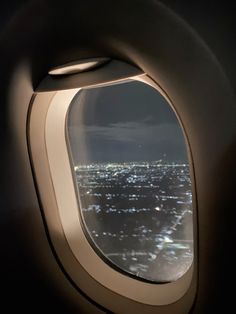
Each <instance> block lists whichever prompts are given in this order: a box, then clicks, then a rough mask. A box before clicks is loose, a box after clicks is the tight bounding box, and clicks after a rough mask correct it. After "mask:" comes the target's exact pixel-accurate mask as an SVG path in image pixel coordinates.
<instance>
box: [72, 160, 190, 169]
mask: <svg viewBox="0 0 236 314" xmlns="http://www.w3.org/2000/svg"><path fill="white" fill-rule="evenodd" d="M155 162H163V163H167V164H181V165H188V166H189V163H188V161H181V160H175V161H170V160H164V159H156V160H131V161H118V162H117V161H92V162H90V163H77V164H74V168H76V167H79V166H89V165H93V164H132V163H155Z"/></svg>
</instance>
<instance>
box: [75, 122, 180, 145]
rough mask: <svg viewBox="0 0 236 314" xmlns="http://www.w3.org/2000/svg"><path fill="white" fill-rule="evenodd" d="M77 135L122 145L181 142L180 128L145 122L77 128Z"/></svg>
mask: <svg viewBox="0 0 236 314" xmlns="http://www.w3.org/2000/svg"><path fill="white" fill-rule="evenodd" d="M76 133H77V134H79V133H80V134H81V136H86V137H87V138H89V137H92V138H96V139H97V140H103V141H104V140H109V141H118V142H123V143H128V142H129V143H156V142H161V141H163V140H164V141H168V140H176V141H179V139H180V140H181V141H182V138H183V135H182V131H181V128H180V126H178V125H176V124H170V123H166V124H160V125H153V124H148V123H145V122H143V121H142V122H133V121H130V122H118V123H111V124H109V125H107V126H97V125H86V126H81V127H80V128H77V132H76Z"/></svg>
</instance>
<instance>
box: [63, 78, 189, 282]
mask: <svg viewBox="0 0 236 314" xmlns="http://www.w3.org/2000/svg"><path fill="white" fill-rule="evenodd" d="M66 130H67V135H68V146H69V151H70V154H71V160H72V168H73V173H74V177H75V181H76V184H75V185H76V188H77V191H78V203H79V208H80V217H81V223H82V225H83V228H84V232H85V234H86V236H87V239H88V241H89V242H90V244H91V246H92V247H93V249H94V250H95V251H96V252H97V254H99V255H100V257H101V258H103V260H104V261H105V262H106V263H108V264H109V265H110V266H112V267H113V268H115V269H116V270H118V271H120V272H123V273H125V274H127V275H130V276H133V277H135V278H136V279H140V280H146V281H149V282H153V283H165V282H172V281H175V280H177V279H178V278H180V277H181V276H183V275H184V274H185V273H186V271H187V270H188V269H189V267H190V266H191V264H192V261H193V218H192V214H193V213H192V190H191V179H190V173H189V163H188V157H187V149H186V142H185V138H184V135H183V132H182V128H181V126H180V124H179V122H178V119H177V117H176V115H175V113H174V111H173V109H172V108H171V106H170V104H169V103H168V102H167V100H166V99H165V98H164V97H163V96H162V95H161V94H160V93H159V92H158V91H157V90H156V89H154V88H153V87H150V86H149V85H147V84H145V83H142V82H138V81H135V80H132V81H126V82H123V83H119V84H115V85H109V86H103V87H95V88H87V89H86V88H85V89H82V90H80V91H79V92H78V93H77V94H76V96H75V97H74V99H73V100H72V102H71V104H70V107H69V111H68V115H67V126H66Z"/></svg>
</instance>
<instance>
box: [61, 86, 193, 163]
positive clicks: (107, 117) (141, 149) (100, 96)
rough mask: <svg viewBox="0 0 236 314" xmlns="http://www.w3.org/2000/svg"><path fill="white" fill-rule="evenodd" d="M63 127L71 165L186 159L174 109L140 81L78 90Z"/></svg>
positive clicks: (180, 160)
mask: <svg viewBox="0 0 236 314" xmlns="http://www.w3.org/2000/svg"><path fill="white" fill-rule="evenodd" d="M67 127H68V134H69V142H70V145H71V149H72V154H73V159H74V163H75V164H89V163H91V162H124V161H152V160H158V159H165V160H166V161H168V162H169V161H170V162H172V161H177V162H182V161H183V162H185V161H186V160H187V156H186V147H185V141H184V137H183V133H182V130H181V127H180V126H179V122H178V120H177V118H176V116H175V114H174V112H173V110H172V109H171V107H170V105H169V104H168V103H167V101H166V100H165V99H164V98H163V96H161V95H160V94H159V93H158V92H157V91H156V90H155V89H153V88H152V87H150V86H148V85H146V84H144V83H141V82H137V81H130V82H128V83H123V84H117V85H112V86H106V87H102V88H101V87H100V88H99V87H98V88H92V89H84V90H82V91H80V92H79V93H78V94H77V95H76V96H75V97H74V99H73V101H72V104H71V106H70V109H69V114H68V122H67Z"/></svg>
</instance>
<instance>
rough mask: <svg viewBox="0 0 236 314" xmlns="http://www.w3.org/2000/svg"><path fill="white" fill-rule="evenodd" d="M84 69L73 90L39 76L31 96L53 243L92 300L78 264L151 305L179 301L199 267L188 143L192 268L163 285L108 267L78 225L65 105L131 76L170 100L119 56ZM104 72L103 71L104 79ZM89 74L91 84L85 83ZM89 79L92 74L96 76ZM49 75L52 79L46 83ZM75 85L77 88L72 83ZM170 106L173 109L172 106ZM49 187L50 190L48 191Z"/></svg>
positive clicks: (36, 157)
mask: <svg viewBox="0 0 236 314" xmlns="http://www.w3.org/2000/svg"><path fill="white" fill-rule="evenodd" d="M120 65H121V66H120ZM122 67H123V68H122ZM114 68H122V71H118V75H116V72H114ZM124 69H125V70H124ZM87 73H88V74H86V77H85V79H84V80H83V79H82V80H81V81H79V82H76V78H77V77H78V75H75V76H74V81H73V84H72V85H71V86H72V87H71V89H68V88H69V87H68V81H70V80H71V79H70V78H68V79H67V78H63V79H62V80H60V81H52V80H51V79H50V80H49V79H48V78H46V83H45V81H43V82H42V84H41V85H39V88H38V93H36V94H35V95H34V97H33V99H32V104H31V110H30V113H29V146H30V152H31V158H32V161H33V167H34V172H35V177H36V181H37V183H38V189H39V195H40V199H41V202H42V208H43V211H44V215H45V221H46V225H47V228H48V232H49V235H50V239H51V241H52V245H53V247H54V249H55V252H56V254H57V255H58V257H59V260H60V262H61V264H62V265H63V267H64V269H65V271H66V272H67V273H68V274H69V276H70V278H72V280H73V282H74V283H75V285H76V286H78V287H79V288H80V289H82V290H83V291H85V293H86V294H88V295H89V296H90V297H92V298H93V299H95V300H96V298H97V295H96V293H94V292H91V289H90V287H88V286H87V285H86V283H83V282H82V280H81V278H80V277H81V273H79V272H78V269H79V268H80V269H81V267H82V269H83V270H84V271H85V272H86V273H87V274H88V275H89V277H90V278H93V280H95V281H96V282H97V283H98V284H100V285H101V286H102V287H104V288H105V289H108V291H111V292H112V293H115V294H118V295H120V296H121V297H124V298H127V299H129V300H132V301H135V302H138V303H141V304H144V305H151V306H160V305H167V304H172V303H174V302H177V301H178V300H180V299H181V298H182V297H183V296H184V295H185V294H186V293H187V291H189V289H190V288H191V291H192V293H193V291H194V290H195V289H196V279H194V278H196V271H197V264H196V261H197V259H196V210H195V189H194V186H195V183H194V176H193V167H192V161H191V160H192V159H191V157H190V156H191V154H190V151H189V145H187V152H188V157H189V167H190V175H191V182H192V194H193V228H194V259H193V263H192V265H191V267H190V268H189V270H188V271H187V272H186V273H185V274H184V275H183V276H182V277H181V278H179V279H178V280H177V281H175V282H170V283H165V284H156V283H155V284H153V283H147V282H144V281H140V280H136V279H134V278H131V277H129V276H127V275H124V274H122V273H120V272H118V271H116V270H115V269H113V268H111V267H110V266H109V265H107V264H106V263H105V262H104V261H103V260H102V259H101V258H100V257H99V256H98V255H97V254H96V253H95V251H94V250H93V248H92V247H91V245H90V243H89V242H88V240H87V238H86V235H85V234H84V231H83V230H82V227H81V223H80V220H79V215H78V203H77V193H76V190H75V186H74V180H73V174H72V171H71V162H70V156H69V153H68V147H67V143H66V136H65V134H66V131H65V122H66V114H67V110H68V107H69V105H70V103H71V100H72V98H73V97H74V95H75V94H76V93H77V92H78V91H79V89H80V88H82V87H89V86H97V87H98V86H101V85H108V84H114V83H119V82H120V81H123V80H127V79H128V80H129V79H135V80H139V81H142V82H143V83H146V84H148V85H151V86H152V87H154V88H156V89H157V90H158V91H159V92H160V93H161V95H163V97H164V98H166V100H167V101H168V102H169V103H170V104H172V102H171V101H170V100H169V98H168V96H167V94H166V93H165V92H164V91H163V90H162V89H161V88H160V87H159V86H158V85H157V84H156V83H155V82H154V81H152V80H151V79H150V78H149V77H148V76H147V75H146V74H144V73H142V72H141V71H140V70H137V69H136V70H135V68H134V67H130V66H129V65H124V63H122V62H120V61H112V62H110V63H109V64H108V65H106V66H104V69H102V70H101V68H100V69H99V70H97V72H94V73H93V72H87ZM104 73H105V74H106V77H105V79H104ZM88 78H89V79H90V82H91V84H88V80H89V79H88ZM91 78H94V80H93V79H91ZM48 80H49V81H50V84H48ZM64 82H65V83H64ZM75 85H76V86H78V88H75ZM48 86H49V87H48ZM63 86H64V87H63ZM45 87H46V88H45ZM172 109H173V110H174V111H175V109H174V107H172ZM175 113H176V111H175ZM176 116H177V118H178V120H179V122H180V125H181V127H182V129H183V134H184V136H185V139H186V143H188V141H187V138H186V133H185V131H184V128H183V124H182V123H181V121H180V119H179V115H178V114H177V113H176ZM45 177H47V179H45ZM65 182H66V184H65ZM64 187H66V189H65V188H64ZM49 189H51V191H53V193H49ZM51 207H52V208H53V210H52V209H51ZM68 207H69V208H70V211H69V212H70V213H74V215H70V214H69V215H68V210H67V208H68ZM50 210H51V211H50ZM193 279H194V280H193ZM192 282H193V283H194V284H192ZM88 290H89V291H88ZM98 298H99V297H98ZM98 302H99V300H98Z"/></svg>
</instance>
